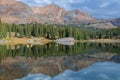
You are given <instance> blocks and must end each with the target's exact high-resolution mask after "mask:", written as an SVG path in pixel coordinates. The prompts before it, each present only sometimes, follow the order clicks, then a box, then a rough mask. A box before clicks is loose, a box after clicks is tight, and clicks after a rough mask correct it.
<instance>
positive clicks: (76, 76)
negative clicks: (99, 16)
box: [20, 62, 120, 80]
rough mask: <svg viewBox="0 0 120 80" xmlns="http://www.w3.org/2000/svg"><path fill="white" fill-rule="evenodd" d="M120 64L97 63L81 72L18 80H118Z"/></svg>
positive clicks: (36, 75) (28, 77)
mask: <svg viewBox="0 0 120 80" xmlns="http://www.w3.org/2000/svg"><path fill="white" fill-rule="evenodd" d="M119 68H120V64H117V63H112V62H98V63H95V64H93V65H92V66H90V67H88V68H86V69H83V70H81V71H77V72H74V71H71V70H66V71H64V72H63V73H61V74H59V75H56V76H55V77H53V78H52V77H50V76H48V75H44V74H29V75H28V76H27V77H24V78H22V79H20V80H120V69H119Z"/></svg>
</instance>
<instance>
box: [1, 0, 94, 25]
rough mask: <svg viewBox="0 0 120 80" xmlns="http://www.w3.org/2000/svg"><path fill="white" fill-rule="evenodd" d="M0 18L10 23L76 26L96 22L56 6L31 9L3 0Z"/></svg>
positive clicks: (21, 3) (10, 0)
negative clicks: (83, 22) (82, 22)
mask: <svg viewBox="0 0 120 80" xmlns="http://www.w3.org/2000/svg"><path fill="white" fill-rule="evenodd" d="M0 18H1V19H2V21H4V22H8V23H28V22H35V21H36V22H39V23H49V24H50V23H51V24H53V23H54V24H57V23H59V24H75V23H78V24H79V22H81V21H92V20H95V18H93V17H92V16H90V15H88V14H86V13H84V12H81V11H79V10H73V11H66V10H65V9H64V8H61V7H59V6H57V5H55V4H51V5H48V6H44V7H30V6H28V5H27V4H25V3H23V2H20V1H16V0H1V2H0Z"/></svg>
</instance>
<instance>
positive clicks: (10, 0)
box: [0, 0, 16, 5]
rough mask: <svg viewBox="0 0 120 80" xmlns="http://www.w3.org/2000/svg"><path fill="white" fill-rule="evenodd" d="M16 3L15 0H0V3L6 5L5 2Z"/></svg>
mask: <svg viewBox="0 0 120 80" xmlns="http://www.w3.org/2000/svg"><path fill="white" fill-rule="evenodd" d="M14 3H16V0H0V4H2V5H6V4H14Z"/></svg>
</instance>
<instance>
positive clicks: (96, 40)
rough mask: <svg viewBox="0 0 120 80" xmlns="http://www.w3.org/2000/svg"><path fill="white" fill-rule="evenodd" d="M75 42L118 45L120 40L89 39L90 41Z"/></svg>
mask: <svg viewBox="0 0 120 80" xmlns="http://www.w3.org/2000/svg"><path fill="white" fill-rule="evenodd" d="M75 42H89V43H120V39H90V40H75Z"/></svg>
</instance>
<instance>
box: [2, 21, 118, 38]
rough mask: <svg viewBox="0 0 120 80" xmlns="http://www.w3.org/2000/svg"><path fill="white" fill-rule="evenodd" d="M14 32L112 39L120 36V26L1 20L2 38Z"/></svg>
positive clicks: (56, 36)
mask: <svg viewBox="0 0 120 80" xmlns="http://www.w3.org/2000/svg"><path fill="white" fill-rule="evenodd" d="M83 26H84V25H83ZM83 26H82V27H83ZM13 33H14V37H45V38H48V39H58V38H63V37H74V38H75V39H77V40H81V39H84V40H86V39H101V38H110V39H111V38H116V37H119V36H120V28H115V29H101V30H85V29H81V28H80V27H78V26H75V25H48V24H39V23H31V24H8V23H2V22H1V21H0V38H6V37H9V38H11V37H12V36H13Z"/></svg>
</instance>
